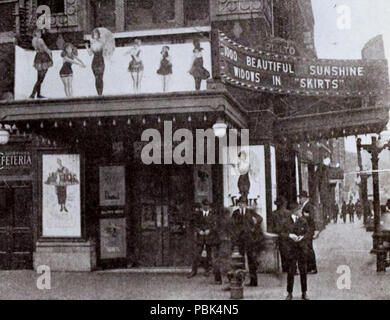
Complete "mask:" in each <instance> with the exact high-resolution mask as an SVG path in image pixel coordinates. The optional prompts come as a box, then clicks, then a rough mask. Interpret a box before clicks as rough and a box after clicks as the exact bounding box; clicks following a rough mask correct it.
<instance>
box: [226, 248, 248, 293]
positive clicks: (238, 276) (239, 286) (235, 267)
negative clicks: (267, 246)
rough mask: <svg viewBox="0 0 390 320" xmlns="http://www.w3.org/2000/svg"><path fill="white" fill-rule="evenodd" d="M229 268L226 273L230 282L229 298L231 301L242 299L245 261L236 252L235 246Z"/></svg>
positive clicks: (238, 252)
mask: <svg viewBox="0 0 390 320" xmlns="http://www.w3.org/2000/svg"><path fill="white" fill-rule="evenodd" d="M230 266H231V268H232V270H231V271H229V272H228V274H227V277H228V279H229V282H230V298H231V299H243V298H244V287H243V283H244V280H245V260H244V257H243V256H242V255H241V253H240V251H239V250H238V247H237V246H234V249H233V253H232V256H231V265H230Z"/></svg>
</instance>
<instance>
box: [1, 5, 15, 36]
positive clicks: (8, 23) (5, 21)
mask: <svg viewBox="0 0 390 320" xmlns="http://www.w3.org/2000/svg"><path fill="white" fill-rule="evenodd" d="M14 9H15V3H14V2H11V3H4V4H0V12H1V19H0V32H9V31H13V30H14V28H15V17H14Z"/></svg>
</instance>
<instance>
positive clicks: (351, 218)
mask: <svg viewBox="0 0 390 320" xmlns="http://www.w3.org/2000/svg"><path fill="white" fill-rule="evenodd" d="M348 214H349V222H351V223H354V222H355V205H354V204H353V203H352V200H351V201H350V202H349V204H348Z"/></svg>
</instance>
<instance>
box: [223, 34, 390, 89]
mask: <svg viewBox="0 0 390 320" xmlns="http://www.w3.org/2000/svg"><path fill="white" fill-rule="evenodd" d="M219 40H220V69H221V70H220V71H221V78H222V80H223V81H224V82H226V83H230V84H232V85H236V86H241V87H245V88H248V89H253V90H257V91H266V92H275V93H284V94H301V95H332V96H367V95H379V94H383V91H384V90H386V89H387V86H388V75H387V72H388V71H387V70H388V69H387V61H386V60H318V59H306V58H297V57H294V56H291V55H280V54H275V53H270V52H266V51H258V50H255V49H252V48H248V47H244V46H242V45H240V44H238V43H235V42H234V41H232V40H230V39H229V38H228V37H226V36H225V35H224V34H223V33H220V34H219Z"/></svg>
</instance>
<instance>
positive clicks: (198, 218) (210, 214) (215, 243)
mask: <svg viewBox="0 0 390 320" xmlns="http://www.w3.org/2000/svg"><path fill="white" fill-rule="evenodd" d="M192 225H193V228H194V230H195V233H196V234H195V241H196V245H195V251H194V255H193V261H192V271H191V273H190V274H189V276H188V278H192V277H195V276H196V274H197V272H198V265H199V261H200V259H201V257H202V252H204V251H205V252H206V257H204V258H205V265H204V268H205V275H206V276H208V274H209V270H210V265H211V264H212V266H213V273H214V280H215V283H217V284H222V278H221V272H220V268H219V247H220V243H221V240H220V236H219V230H220V228H219V217H218V215H217V212H216V211H215V210H214V209H212V208H211V205H210V203H209V201H208V200H207V199H205V200H203V202H202V207H201V208H200V210H197V211H196V212H195V213H194V216H193V219H192Z"/></svg>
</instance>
